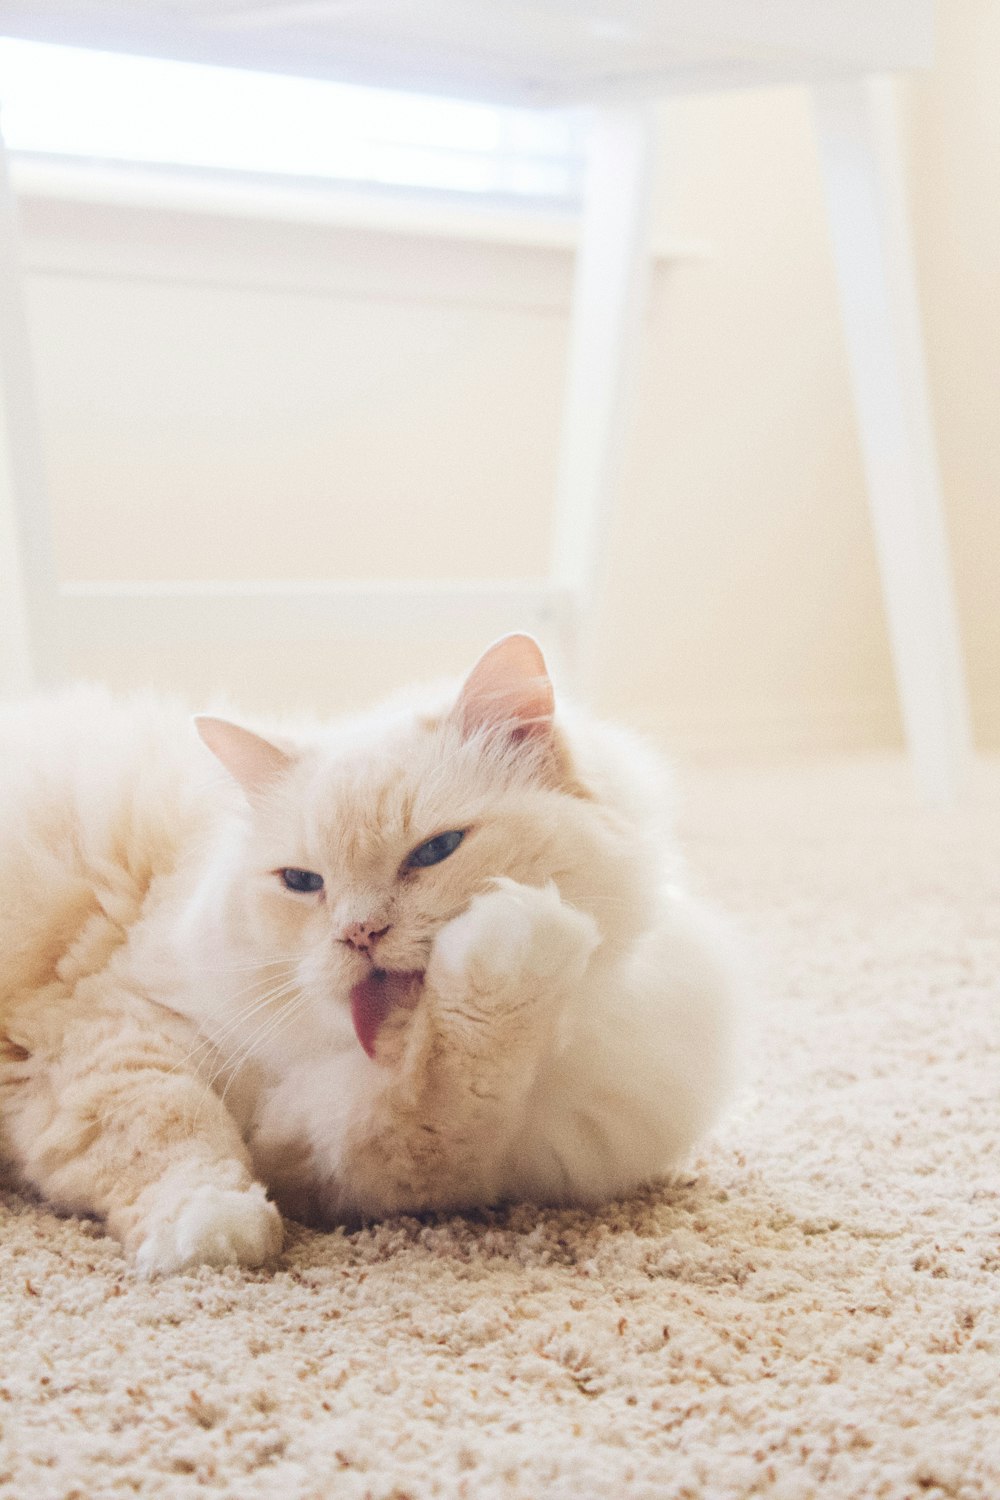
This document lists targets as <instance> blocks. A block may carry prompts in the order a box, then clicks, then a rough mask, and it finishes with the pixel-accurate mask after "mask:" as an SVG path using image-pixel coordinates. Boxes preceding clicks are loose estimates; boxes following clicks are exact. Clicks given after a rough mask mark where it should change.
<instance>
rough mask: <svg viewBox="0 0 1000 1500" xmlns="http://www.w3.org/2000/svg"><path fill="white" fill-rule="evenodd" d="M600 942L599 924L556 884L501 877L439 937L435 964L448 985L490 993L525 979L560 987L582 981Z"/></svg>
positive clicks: (443, 930) (435, 950)
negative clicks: (570, 901)
mask: <svg viewBox="0 0 1000 1500" xmlns="http://www.w3.org/2000/svg"><path fill="white" fill-rule="evenodd" d="M599 941H600V938H599V934H598V930H597V925H596V923H595V922H594V921H593V919H592V918H591V917H589V916H587V915H586V914H585V913H584V912H581V911H577V910H576V909H575V908H574V907H572V906H567V905H566V903H565V902H564V901H563V900H562V898H561V897H560V895H559V892H558V890H557V889H556V887H555V885H553V884H552V883H551V882H550V883H549V884H548V885H546V886H531V885H521V884H519V883H518V882H517V881H515V880H507V879H498V880H497V881H496V882H495V884H494V886H493V887H492V889H491V890H488V891H484V892H483V893H482V894H481V895H478V896H476V897H475V898H474V899H473V901H472V902H471V903H470V905H469V906H468V908H467V909H466V910H465V911H464V912H462V913H461V915H460V916H458V917H455V918H454V919H453V920H452V921H451V922H448V923H447V924H446V925H445V926H444V927H442V929H441V931H440V932H439V933H438V935H437V939H436V941H435V945H434V957H433V964H434V967H435V968H436V969H437V972H438V974H439V976H440V977H441V978H443V979H445V980H446V981H448V980H450V981H451V982H455V981H456V980H464V981H465V982H467V983H469V984H471V985H472V986H473V987H474V988H475V989H476V990H479V991H484V992H491V991H495V990H499V989H503V988H504V987H506V986H510V985H514V986H516V987H517V989H518V992H519V993H523V987H524V985H525V982H526V981H532V980H533V981H536V982H537V983H538V984H539V985H541V986H549V985H552V984H554V983H557V982H558V983H559V985H560V987H563V986H565V985H567V984H572V983H574V982H575V981H576V980H578V979H579V978H580V976H581V975H582V974H583V971H584V969H585V968H586V965H587V961H588V960H589V958H590V955H591V954H592V953H593V951H594V949H595V948H596V947H597V945H598V942H599Z"/></svg>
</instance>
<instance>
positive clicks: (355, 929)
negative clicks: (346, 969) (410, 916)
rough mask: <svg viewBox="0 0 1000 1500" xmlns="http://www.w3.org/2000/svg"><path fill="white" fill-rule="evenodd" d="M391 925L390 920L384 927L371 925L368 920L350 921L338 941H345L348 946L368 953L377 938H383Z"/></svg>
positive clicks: (373, 946) (372, 949)
mask: <svg viewBox="0 0 1000 1500" xmlns="http://www.w3.org/2000/svg"><path fill="white" fill-rule="evenodd" d="M391 926H392V923H391V922H390V923H389V924H388V926H386V927H372V926H371V925H370V923H368V922H351V923H349V924H348V926H346V927H345V928H344V930H343V932H342V933H341V934H340V942H342V943H346V944H347V946H348V948H355V949H356V950H357V951H358V953H369V954H370V953H372V952H373V951H374V948H375V944H376V943H377V942H378V940H379V938H384V937H385V935H386V933H387V932H388V931H389V927H391Z"/></svg>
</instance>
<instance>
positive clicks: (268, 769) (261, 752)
mask: <svg viewBox="0 0 1000 1500" xmlns="http://www.w3.org/2000/svg"><path fill="white" fill-rule="evenodd" d="M194 725H195V728H196V729H197V731H198V733H199V734H200V735H201V737H202V739H203V740H204V742H205V744H206V745H207V746H208V748H209V749H210V750H211V752H212V754H213V755H214V756H216V757H217V759H219V760H221V762H222V764H223V765H224V766H225V768H226V770H227V771H228V772H229V774H230V776H232V777H233V779H234V780H235V781H238V782H239V784H240V786H241V787H242V788H243V790H244V791H245V792H246V794H247V796H248V797H249V798H250V800H251V801H253V800H254V798H256V797H259V796H260V795H261V793H262V792H265V791H266V790H267V788H268V787H269V786H271V785H272V784H273V783H274V782H275V781H277V780H278V778H279V777H280V776H283V775H284V773H285V772H286V771H287V770H288V769H289V767H290V766H291V765H292V764H293V763H294V758H293V757H292V756H291V755H289V754H288V753H287V751H285V750H279V748H278V746H277V745H272V744H271V742H270V740H265V739H262V738H261V736H260V735H259V734H254V733H253V731H252V730H250V729H243V728H242V727H241V726H240V725H239V724H230V722H229V720H228V719H216V718H213V717H212V716H211V715H210V714H197V715H196V716H195V721H194Z"/></svg>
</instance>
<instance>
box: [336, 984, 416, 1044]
mask: <svg viewBox="0 0 1000 1500" xmlns="http://www.w3.org/2000/svg"><path fill="white" fill-rule="evenodd" d="M421 977H422V976H421V975H420V974H419V973H397V972H395V971H393V970H386V969H373V970H372V972H371V973H370V974H369V975H368V977H367V978H366V979H362V980H361V982H360V983H359V984H356V985H355V986H354V988H353V989H352V990H351V1020H352V1021H353V1022H354V1030H355V1032H356V1033H357V1038H358V1041H359V1042H360V1043H361V1045H362V1047H363V1048H364V1049H365V1051H366V1052H367V1053H368V1056H369V1057H374V1056H375V1043H376V1042H377V1040H378V1034H379V1031H380V1030H381V1028H382V1023H383V1021H384V1020H385V1018H386V1016H387V1015H388V1014H389V1012H390V1011H391V1010H394V1009H395V1008H396V1006H397V1005H404V1004H406V1003H407V1002H409V1003H410V1004H412V1003H413V1000H414V998H415V995H416V990H417V986H418V985H419V983H420V980H421Z"/></svg>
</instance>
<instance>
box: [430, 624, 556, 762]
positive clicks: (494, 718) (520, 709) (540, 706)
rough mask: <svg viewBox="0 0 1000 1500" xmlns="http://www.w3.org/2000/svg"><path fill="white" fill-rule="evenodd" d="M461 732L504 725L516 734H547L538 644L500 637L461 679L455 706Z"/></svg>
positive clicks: (549, 708) (548, 693)
mask: <svg viewBox="0 0 1000 1500" xmlns="http://www.w3.org/2000/svg"><path fill="white" fill-rule="evenodd" d="M455 709H456V714H457V716H458V719H459V722H460V724H461V726H462V731H463V733H464V734H475V733H476V732H477V731H479V730H482V729H490V728H494V727H497V726H499V725H502V724H510V725H511V726H512V727H513V729H514V730H515V731H517V734H518V737H519V738H524V737H526V736H528V735H532V736H537V735H547V734H548V733H549V731H550V730H551V728H552V715H553V713H554V712H555V698H554V695H553V692H552V683H551V682H550V680H549V674H548V671H547V669H546V666H545V658H544V656H543V655H542V652H541V648H540V647H539V645H538V642H537V641H535V640H533V639H532V637H531V636H530V635H505V636H504V637H503V639H502V640H499V641H497V642H496V643H495V644H494V645H492V646H490V648H489V650H488V651H486V652H484V654H483V655H482V656H481V657H480V658H479V660H478V661H477V662H476V665H475V666H474V667H473V669H472V671H471V672H470V673H469V676H468V677H467V678H466V681H465V684H464V686H463V688H462V691H461V692H460V693H459V695H458V702H457V704H456V705H455Z"/></svg>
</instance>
